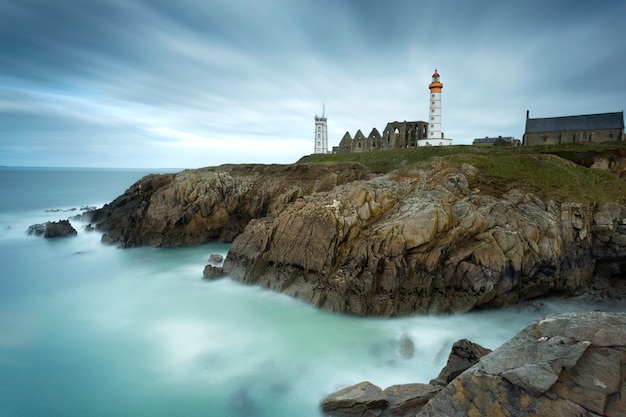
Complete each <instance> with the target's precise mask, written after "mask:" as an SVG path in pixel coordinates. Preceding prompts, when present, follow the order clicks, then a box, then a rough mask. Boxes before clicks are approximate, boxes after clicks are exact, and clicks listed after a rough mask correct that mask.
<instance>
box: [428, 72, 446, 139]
mask: <svg viewBox="0 0 626 417" xmlns="http://www.w3.org/2000/svg"><path fill="white" fill-rule="evenodd" d="M428 88H429V89H430V107H429V108H430V112H429V114H428V120H429V122H428V139H431V140H436V139H441V138H443V136H442V134H441V89H442V88H443V84H442V83H441V81H439V73H438V72H437V70H435V73H434V74H433V82H431V83H430V85H429V86H428Z"/></svg>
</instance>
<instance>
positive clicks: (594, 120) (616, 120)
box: [526, 111, 624, 133]
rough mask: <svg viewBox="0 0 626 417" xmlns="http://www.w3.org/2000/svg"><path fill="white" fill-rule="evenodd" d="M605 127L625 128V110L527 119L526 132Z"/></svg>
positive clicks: (600, 128) (599, 128) (601, 128)
mask: <svg viewBox="0 0 626 417" xmlns="http://www.w3.org/2000/svg"><path fill="white" fill-rule="evenodd" d="M603 129H622V130H624V112H623V111H621V112H616V113H600V114H585V115H582V116H566V117H547V118H544V119H526V133H543V132H567V131H572V130H603Z"/></svg>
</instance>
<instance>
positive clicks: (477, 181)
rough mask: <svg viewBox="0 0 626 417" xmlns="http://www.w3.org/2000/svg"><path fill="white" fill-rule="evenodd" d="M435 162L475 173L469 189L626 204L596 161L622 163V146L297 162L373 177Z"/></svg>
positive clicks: (623, 189) (624, 185) (460, 149)
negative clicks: (359, 169) (362, 169)
mask: <svg viewBox="0 0 626 417" xmlns="http://www.w3.org/2000/svg"><path fill="white" fill-rule="evenodd" d="M433 157H439V158H442V159H445V160H448V161H450V162H451V163H457V164H462V163H469V164H471V165H473V166H475V167H476V168H478V170H479V173H478V175H477V176H476V177H475V178H473V179H472V180H471V181H472V183H473V184H472V186H474V187H477V188H479V189H481V190H483V191H489V192H493V193H502V192H505V191H506V190H508V189H511V188H521V189H524V190H527V191H531V192H534V193H536V194H538V195H540V196H542V197H546V198H552V199H557V200H561V199H566V200H571V201H578V202H597V203H606V202H626V181H624V180H622V179H620V178H619V177H618V176H616V175H614V174H612V173H610V172H609V171H606V170H601V169H590V168H589V167H591V166H592V165H593V163H594V161H595V160H597V159H604V160H607V161H608V162H609V163H610V164H611V163H613V164H616V163H617V164H619V163H620V161H621V163H622V164H626V143H625V142H613V143H610V144H598V145H588V144H568V145H555V146H534V147H525V146H520V147H480V146H447V147H423V148H406V149H390V150H380V151H373V152H364V153H355V154H343V155H339V154H326V155H322V154H317V155H309V156H305V157H303V158H302V159H300V161H298V163H333V162H348V161H351V162H359V163H361V164H363V165H365V166H366V167H367V168H369V169H370V170H371V171H372V172H376V173H381V174H382V173H387V172H390V171H393V170H394V169H398V168H402V167H407V166H410V165H414V164H420V163H427V162H428V161H429V160H430V159H431V158H433Z"/></svg>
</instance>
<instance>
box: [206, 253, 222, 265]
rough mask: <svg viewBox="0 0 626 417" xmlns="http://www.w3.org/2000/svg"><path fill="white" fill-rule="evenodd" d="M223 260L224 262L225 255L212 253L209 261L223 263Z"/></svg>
mask: <svg viewBox="0 0 626 417" xmlns="http://www.w3.org/2000/svg"><path fill="white" fill-rule="evenodd" d="M222 262H224V257H223V256H222V255H220V254H219V253H212V254H211V256H209V263H212V264H221V263H222Z"/></svg>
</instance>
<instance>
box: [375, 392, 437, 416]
mask: <svg viewBox="0 0 626 417" xmlns="http://www.w3.org/2000/svg"><path fill="white" fill-rule="evenodd" d="M442 388H443V387H441V386H438V385H431V384H402V385H392V386H391V387H389V388H385V389H384V390H383V394H384V395H385V396H386V397H387V401H389V404H388V406H387V408H385V410H384V411H383V413H382V414H381V416H382V417H413V416H415V413H416V412H417V411H419V410H420V409H421V408H422V407H423V406H424V404H426V403H427V402H428V401H429V400H430V399H431V398H432V397H434V396H435V394H436V393H438V392H439V391H441V389H442Z"/></svg>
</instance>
